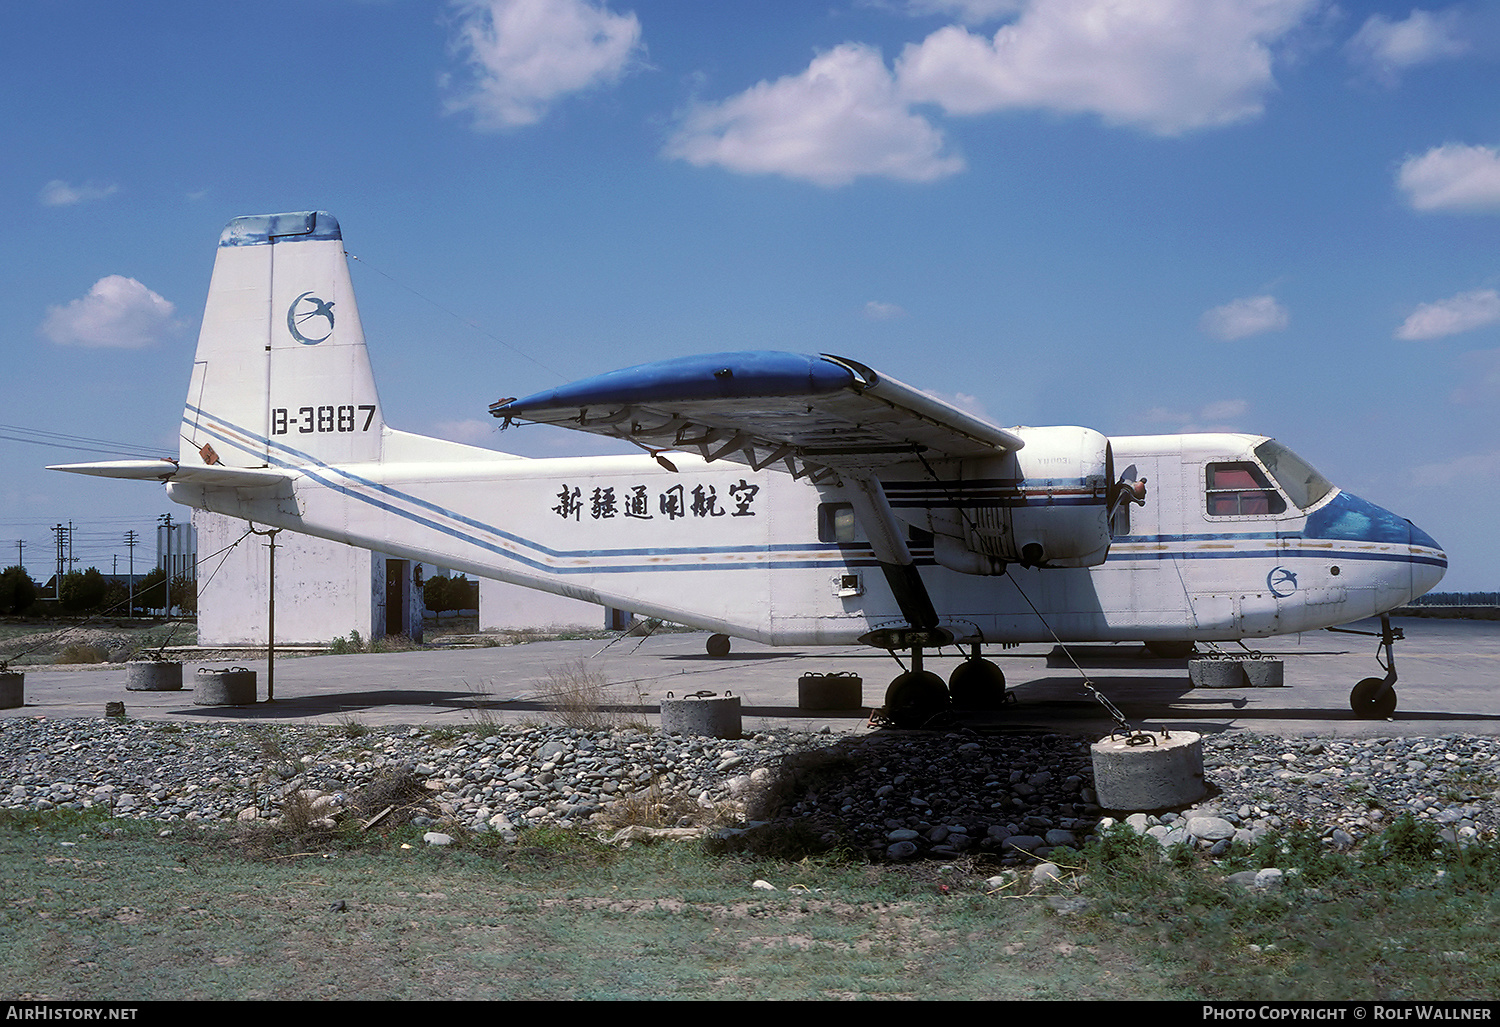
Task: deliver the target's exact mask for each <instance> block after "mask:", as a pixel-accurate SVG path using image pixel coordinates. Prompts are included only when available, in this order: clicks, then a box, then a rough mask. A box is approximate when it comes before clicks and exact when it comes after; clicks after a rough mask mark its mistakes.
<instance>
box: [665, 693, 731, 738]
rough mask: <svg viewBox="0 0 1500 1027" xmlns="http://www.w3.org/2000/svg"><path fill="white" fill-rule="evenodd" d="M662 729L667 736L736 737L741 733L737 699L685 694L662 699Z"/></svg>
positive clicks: (729, 696)
mask: <svg viewBox="0 0 1500 1027" xmlns="http://www.w3.org/2000/svg"><path fill="white" fill-rule="evenodd" d="M661 729H662V731H663V732H664V733H666V734H669V735H706V736H708V737H709V738H739V737H741V736H742V735H743V734H744V731H743V729H742V728H741V727H740V697H739V696H737V695H685V696H683V697H681V698H676V699H674V698H670V697H669V698H666V699H663V700H662V701H661Z"/></svg>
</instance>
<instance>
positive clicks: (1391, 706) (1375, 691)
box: [1349, 678, 1396, 720]
mask: <svg viewBox="0 0 1500 1027" xmlns="http://www.w3.org/2000/svg"><path fill="white" fill-rule="evenodd" d="M1384 687H1385V679H1384V678H1365V679H1364V680H1363V681H1361V682H1360V683H1359V684H1357V685H1355V686H1354V691H1352V692H1350V693H1349V708H1350V709H1352V710H1353V711H1354V715H1355V716H1356V717H1359V718H1361V719H1363V720H1384V719H1385V718H1387V717H1389V716H1390V715H1391V714H1392V713H1395V712H1396V690H1395V689H1394V688H1392V689H1389V690H1387V691H1386V693H1385V694H1384V695H1381V694H1380V690H1381V689H1382V688H1384Z"/></svg>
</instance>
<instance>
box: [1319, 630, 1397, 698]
mask: <svg viewBox="0 0 1500 1027" xmlns="http://www.w3.org/2000/svg"><path fill="white" fill-rule="evenodd" d="M1328 630H1329V631H1337V632H1339V633H1340V634H1345V635H1375V634H1376V632H1373V631H1353V630H1350V629H1349V628H1329V629H1328ZM1378 637H1379V638H1380V646H1379V648H1378V649H1377V650H1376V652H1375V661H1376V662H1377V663H1379V664H1380V665H1381V666H1382V667H1384V668H1385V677H1383V678H1365V679H1364V680H1363V681H1361V682H1360V683H1359V684H1357V685H1355V686H1354V690H1353V691H1351V692H1350V693H1349V708H1350V709H1352V710H1353V711H1354V715H1355V716H1356V717H1360V718H1362V719H1365V720H1384V719H1385V718H1387V717H1389V716H1390V715H1391V714H1393V713H1395V712H1396V688H1395V685H1396V643H1397V642H1398V641H1400V640H1402V639H1404V638H1405V637H1406V635H1405V634H1404V633H1403V632H1402V630H1401V629H1400V628H1393V627H1391V618H1390V616H1389V615H1388V614H1381V617H1380V632H1379V635H1378ZM1382 650H1383V651H1384V654H1385V655H1384V656H1383V657H1382V655H1381V652H1382Z"/></svg>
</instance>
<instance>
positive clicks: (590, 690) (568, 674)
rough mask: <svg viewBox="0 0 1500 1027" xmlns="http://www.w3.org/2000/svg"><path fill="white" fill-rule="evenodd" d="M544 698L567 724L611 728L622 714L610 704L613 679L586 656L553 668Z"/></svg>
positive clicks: (603, 728)
mask: <svg viewBox="0 0 1500 1027" xmlns="http://www.w3.org/2000/svg"><path fill="white" fill-rule="evenodd" d="M543 698H545V699H546V700H548V702H549V703H550V704H551V707H552V714H553V717H554V718H555V719H556V721H557V722H558V723H559V724H561V725H562V726H563V727H571V728H576V729H578V730H581V731H608V730H610V729H612V728H614V727H617V726H618V721H619V719H620V717H619V714H618V712H617V711H615V710H612V709H610V708H609V707H610V705H611V703H610V698H611V697H610V684H609V682H608V681H606V680H605V679H604V675H603V674H602V673H601V672H600V671H599V670H598V669H597V668H595V667H593V666H591V665H590V664H589V663H587V662H586V661H584V660H574V661H573V662H571V663H568V664H564V665H562V666H560V667H551V668H549V669H548V671H547V687H546V690H545V692H544V693H543Z"/></svg>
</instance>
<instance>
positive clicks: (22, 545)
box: [16, 538, 26, 571]
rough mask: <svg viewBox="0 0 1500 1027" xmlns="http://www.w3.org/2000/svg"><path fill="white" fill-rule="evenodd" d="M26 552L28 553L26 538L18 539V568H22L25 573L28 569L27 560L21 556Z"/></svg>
mask: <svg viewBox="0 0 1500 1027" xmlns="http://www.w3.org/2000/svg"><path fill="white" fill-rule="evenodd" d="M25 551H26V540H25V539H24V538H18V539H16V565H17V566H18V567H20V568H21V569H22V570H23V571H24V570H25V569H26V558H25V557H24V556H22V555H21V554H22V553H24V552H25Z"/></svg>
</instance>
